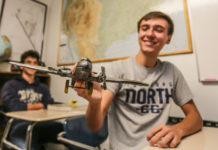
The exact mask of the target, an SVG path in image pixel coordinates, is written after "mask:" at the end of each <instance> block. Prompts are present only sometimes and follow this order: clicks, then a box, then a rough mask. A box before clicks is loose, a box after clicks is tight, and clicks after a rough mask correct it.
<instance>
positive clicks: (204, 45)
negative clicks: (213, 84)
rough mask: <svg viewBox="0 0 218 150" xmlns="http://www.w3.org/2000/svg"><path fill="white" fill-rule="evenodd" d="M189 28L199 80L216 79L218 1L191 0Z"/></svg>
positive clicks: (217, 69)
mask: <svg viewBox="0 0 218 150" xmlns="http://www.w3.org/2000/svg"><path fill="white" fill-rule="evenodd" d="M192 3H193V4H194V5H193V4H192V5H191V29H192V31H193V33H194V35H193V37H194V45H195V49H194V50H195V53H196V60H197V65H198V72H199V80H200V81H218V19H217V18H218V1H217V0H210V1H208V0H201V1H199V0H192Z"/></svg>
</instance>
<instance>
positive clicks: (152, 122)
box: [72, 11, 202, 150]
mask: <svg viewBox="0 0 218 150" xmlns="http://www.w3.org/2000/svg"><path fill="white" fill-rule="evenodd" d="M173 30H174V25H173V22H172V20H171V18H170V17H169V16H168V15H166V14H164V13H163V12H156V11H155V12H150V13H148V14H146V15H145V16H143V17H142V18H141V19H140V20H139V22H138V41H139V45H140V50H139V52H138V54H137V55H136V56H135V57H130V58H129V59H126V60H121V61H117V62H114V63H112V64H111V69H109V68H107V69H106V70H108V72H109V74H110V76H113V77H116V78H124V79H131V80H138V81H142V82H145V83H148V84H149V86H145V87H142V86H135V85H128V84H121V83H107V89H106V90H103V89H102V88H101V86H100V84H99V83H96V82H93V87H94V89H93V93H92V95H89V94H88V90H86V89H81V88H75V91H76V92H77V94H78V95H79V96H82V97H84V98H85V99H86V100H87V101H88V102H89V105H88V109H87V112H86V117H87V124H88V126H89V128H90V129H92V130H93V131H96V130H98V129H99V128H100V127H101V126H102V124H103V121H104V117H105V116H106V115H107V116H108V119H109V120H108V122H109V126H108V127H109V142H110V150H141V149H143V148H144V147H146V145H147V144H150V145H151V146H154V145H155V144H157V146H158V147H166V146H168V147H176V146H177V145H178V144H179V143H180V141H181V139H182V138H183V137H184V136H187V135H189V134H192V133H194V132H196V131H198V130H200V129H201V127H202V118H201V116H200V113H199V112H198V109H197V108H196V106H195V104H194V101H193V94H192V93H191V90H190V88H189V87H188V84H187V83H186V81H185V79H184V77H183V75H182V73H181V72H180V71H179V69H178V68H177V67H176V66H174V65H173V64H171V63H170V62H164V61H161V60H159V59H158V58H157V57H158V54H159V52H160V51H161V49H162V48H163V47H164V45H165V44H169V43H170V40H171V38H172V35H173ZM124 50H125V49H124ZM74 70H75V66H74V68H73V69H72V72H73V71H74ZM75 86H84V82H80V81H77V82H76V83H75ZM172 101H174V102H175V103H176V104H177V105H178V106H180V108H181V109H182V111H183V112H184V114H185V118H184V120H183V121H182V122H180V123H178V124H175V125H172V126H169V125H167V124H166V123H167V120H168V115H169V110H170V106H171V103H172Z"/></svg>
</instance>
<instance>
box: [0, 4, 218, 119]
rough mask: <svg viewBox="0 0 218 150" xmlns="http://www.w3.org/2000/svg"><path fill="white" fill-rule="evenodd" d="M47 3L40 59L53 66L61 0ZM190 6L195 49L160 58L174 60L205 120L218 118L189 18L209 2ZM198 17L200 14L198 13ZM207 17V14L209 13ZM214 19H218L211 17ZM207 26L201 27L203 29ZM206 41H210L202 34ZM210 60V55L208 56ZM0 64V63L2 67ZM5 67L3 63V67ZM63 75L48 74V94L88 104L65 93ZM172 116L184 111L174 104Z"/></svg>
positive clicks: (215, 87) (217, 102) (214, 87)
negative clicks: (201, 71)
mask: <svg viewBox="0 0 218 150" xmlns="http://www.w3.org/2000/svg"><path fill="white" fill-rule="evenodd" d="M41 1H42V2H44V3H46V4H47V5H48V12H47V23H46V33H45V45H44V51H43V57H42V60H43V61H45V63H46V65H47V66H51V67H56V64H57V49H58V43H59V27H60V17H61V16H60V15H61V13H60V11H61V0H41ZM187 1H188V6H189V14H190V22H191V31H192V41H193V47H194V52H193V53H191V54H181V55H173V56H164V57H160V58H161V59H162V60H167V61H171V62H173V63H174V64H175V65H176V66H177V67H178V68H179V69H180V70H181V71H182V72H183V75H184V76H185V78H186V79H187V82H188V84H189V85H190V87H191V89H192V91H193V93H194V95H195V99H194V100H195V102H196V105H197V107H198V108H199V110H200V113H201V114H202V117H203V119H204V120H212V121H218V118H217V114H218V109H217V108H218V83H207V84H205V83H204V84H203V83H202V82H200V81H199V77H198V67H197V62H196V55H195V54H196V51H197V47H198V45H199V43H198V41H196V40H195V35H196V34H195V28H196V27H198V28H201V24H195V22H193V20H192V19H191V18H192V17H193V15H194V16H195V17H197V11H199V10H201V7H204V5H205V3H210V2H211V1H212V0H211V1H207V0H201V1H199V0H187ZM198 17H200V16H198ZM208 17H209V16H208ZM214 21H218V20H217V19H214ZM207 28H208V27H205V26H204V27H203V26H202V30H206V29H207ZM205 40H206V41H207V40H210V39H209V38H207V37H205ZM208 59H209V58H208ZM101 65H105V64H95V65H94V70H95V71H98V69H100V66H101ZM1 66H3V64H1V65H0V68H1V69H2V67H1ZM5 68H7V67H5V65H4V69H5ZM64 84H65V78H62V77H59V76H55V75H51V85H50V87H51V94H52V96H53V97H54V98H55V99H56V100H57V101H62V102H67V101H69V100H72V99H75V100H79V102H81V103H87V102H86V101H85V100H84V99H82V98H80V97H78V96H77V95H76V93H75V92H74V91H73V90H69V93H68V94H65V93H64ZM170 115H171V116H178V117H181V116H183V113H182V112H181V110H180V109H178V108H177V106H175V105H173V107H172V110H171V113H170Z"/></svg>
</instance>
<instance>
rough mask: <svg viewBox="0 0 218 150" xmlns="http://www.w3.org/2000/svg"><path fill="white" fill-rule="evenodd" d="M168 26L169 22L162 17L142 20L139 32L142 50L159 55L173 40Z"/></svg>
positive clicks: (152, 54)
mask: <svg viewBox="0 0 218 150" xmlns="http://www.w3.org/2000/svg"><path fill="white" fill-rule="evenodd" d="M168 28H169V25H168V22H167V21H166V20H165V19H162V18H153V19H150V20H147V21H146V20H142V22H141V24H140V29H139V34H138V40H139V45H140V50H141V51H142V52H143V53H144V54H146V55H150V56H157V55H158V54H159V52H160V50H161V49H162V48H163V46H164V45H165V44H168V43H169V42H170V40H171V37H172V35H168Z"/></svg>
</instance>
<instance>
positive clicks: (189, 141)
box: [143, 127, 218, 150]
mask: <svg viewBox="0 0 218 150" xmlns="http://www.w3.org/2000/svg"><path fill="white" fill-rule="evenodd" d="M217 138H218V128H212V127H203V129H202V130H201V131H199V132H197V133H195V134H193V135H190V136H188V137H186V138H184V139H183V140H182V141H181V143H180V144H179V145H178V147H177V148H164V149H162V148H158V147H150V146H147V147H146V148H144V149H143V150H215V149H217V148H218V141H217Z"/></svg>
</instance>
